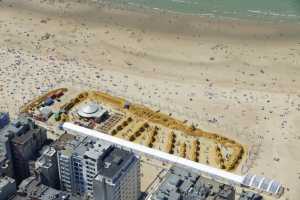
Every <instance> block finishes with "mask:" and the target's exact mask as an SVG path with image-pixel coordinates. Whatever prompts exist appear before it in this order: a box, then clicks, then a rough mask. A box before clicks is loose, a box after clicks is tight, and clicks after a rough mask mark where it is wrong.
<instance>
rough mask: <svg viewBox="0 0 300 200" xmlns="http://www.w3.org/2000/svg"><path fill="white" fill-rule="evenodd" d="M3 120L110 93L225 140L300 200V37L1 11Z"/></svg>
mask: <svg viewBox="0 0 300 200" xmlns="http://www.w3.org/2000/svg"><path fill="white" fill-rule="evenodd" d="M0 63H1V64H0V96H1V98H0V110H1V111H9V112H10V113H11V115H12V116H13V117H15V116H16V114H17V113H18V108H19V107H20V106H21V105H23V104H24V103H25V102H28V101H29V100H31V99H33V98H34V97H36V96H37V95H40V94H41V93H43V92H46V91H47V90H48V89H52V88H56V87H61V86H76V87H81V88H86V89H94V90H102V91H106V92H108V93H111V94H113V95H117V96H121V97H125V98H126V99H129V100H131V101H133V102H135V103H141V104H145V105H148V106H150V107H152V108H154V109H157V110H161V111H162V112H166V113H170V114H172V115H173V116H175V117H178V118H180V119H182V120H188V123H193V124H196V125H197V126H198V127H200V128H202V129H204V130H207V131H211V132H217V133H221V134H222V135H224V136H226V137H228V138H232V139H234V140H236V141H238V142H240V143H241V144H245V145H246V146H247V147H248V148H249V149H253V151H252V152H254V153H253V154H252V155H251V158H252V159H251V161H249V166H246V167H245V168H246V169H247V170H246V171H247V172H248V173H253V174H258V175H263V176H266V177H270V178H273V179H276V180H278V181H280V182H281V183H283V184H284V186H285V187H286V190H285V194H284V196H283V197H282V198H281V199H289V200H297V199H299V198H300V191H299V189H298V188H300V168H299V166H300V154H299V153H298V152H299V150H300V146H299V144H300V123H299V122H300V120H299V119H300V92H299V88H300V78H299V77H300V27H299V26H296V25H295V24H293V23H284V24H283V23H280V22H278V23H276V22H273V23H269V22H263V21H246V20H229V19H227V20H225V19H222V20H221V19H212V18H209V17H203V16H192V15H179V14H172V13H167V12H161V11H153V12H150V11H148V10H143V9H141V10H135V9H132V10H128V9H125V8H118V9H117V8H112V7H110V6H104V5H102V4H93V3H82V2H80V1H76V2H75V3H74V2H72V1H37V0H31V1H26V2H25V1H20V0H10V1H8V0H2V1H0Z"/></svg>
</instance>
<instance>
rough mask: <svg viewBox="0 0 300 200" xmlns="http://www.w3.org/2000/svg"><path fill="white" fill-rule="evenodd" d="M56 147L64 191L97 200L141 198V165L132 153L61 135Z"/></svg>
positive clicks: (89, 139) (131, 199)
mask: <svg viewBox="0 0 300 200" xmlns="http://www.w3.org/2000/svg"><path fill="white" fill-rule="evenodd" d="M53 146H54V148H56V150H57V160H58V169H59V177H60V185H61V189H63V190H65V191H68V192H71V193H73V194H77V195H80V196H90V197H93V198H94V199H95V200H98V199H99V200H102V199H103V200H110V199H113V200H121V199H126V200H136V199H138V197H139V196H140V165H139V160H138V158H137V157H136V156H135V155H134V154H133V153H130V152H128V151H125V150H122V149H119V148H116V147H114V146H112V145H110V144H108V143H105V142H103V141H101V140H99V139H96V138H93V137H83V136H78V135H77V136H74V135H70V134H64V135H62V136H61V137H60V138H59V139H58V140H57V141H56V142H55V144H54V145H53ZM95 179H96V180H95Z"/></svg>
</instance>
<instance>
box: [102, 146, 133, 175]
mask: <svg viewBox="0 0 300 200" xmlns="http://www.w3.org/2000/svg"><path fill="white" fill-rule="evenodd" d="M134 159H136V157H135V156H134V154H133V153H131V152H129V151H125V150H123V149H120V148H116V147H114V148H111V149H110V150H108V151H106V152H105V155H104V156H103V158H102V165H101V166H100V169H99V173H100V174H101V176H103V177H105V178H109V179H114V178H115V176H119V175H120V173H122V169H124V168H126V167H127V166H128V165H129V164H130V163H131V161H132V160H134Z"/></svg>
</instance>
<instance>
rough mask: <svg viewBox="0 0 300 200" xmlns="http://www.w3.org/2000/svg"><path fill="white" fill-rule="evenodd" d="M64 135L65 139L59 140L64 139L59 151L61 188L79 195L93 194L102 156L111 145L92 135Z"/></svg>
mask: <svg viewBox="0 0 300 200" xmlns="http://www.w3.org/2000/svg"><path fill="white" fill-rule="evenodd" d="M62 137H63V138H65V139H60V141H59V142H62V140H64V141H63V144H64V145H63V146H64V147H63V148H62V149H59V148H58V149H59V150H58V152H57V160H58V166H59V167H58V168H59V177H60V184H61V188H62V189H64V190H66V191H69V192H72V193H76V194H78V195H91V194H92V193H93V180H94V177H95V176H96V175H97V174H98V169H99V165H100V161H101V156H102V154H103V153H104V152H105V151H106V149H108V148H111V146H110V145H109V144H107V143H103V142H101V141H100V140H98V139H95V138H92V137H80V136H74V137H72V136H66V135H63V136H62ZM56 146H57V145H56ZM60 146H61V145H60Z"/></svg>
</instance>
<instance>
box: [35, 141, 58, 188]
mask: <svg viewBox="0 0 300 200" xmlns="http://www.w3.org/2000/svg"><path fill="white" fill-rule="evenodd" d="M35 172H36V175H37V177H38V178H39V179H40V181H41V183H42V184H44V185H47V186H49V187H52V188H55V189H59V188H60V187H59V176H58V166H57V155H56V150H55V149H54V147H48V146H47V147H46V148H44V149H43V151H42V155H41V156H40V157H39V158H38V159H37V161H36V162H35Z"/></svg>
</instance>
